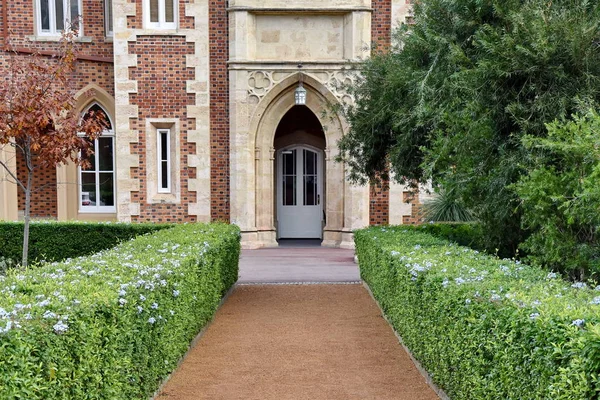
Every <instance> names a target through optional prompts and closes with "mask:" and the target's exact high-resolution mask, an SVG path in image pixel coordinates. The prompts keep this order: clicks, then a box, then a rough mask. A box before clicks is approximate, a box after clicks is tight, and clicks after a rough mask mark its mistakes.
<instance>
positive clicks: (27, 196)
mask: <svg viewBox="0 0 600 400" xmlns="http://www.w3.org/2000/svg"><path fill="white" fill-rule="evenodd" d="M28 164H29V163H28ZM32 183H33V171H32V170H29V169H28V171H27V189H26V190H25V214H24V217H25V229H24V230H23V260H22V262H21V266H22V267H23V268H25V267H27V255H28V254H29V220H30V217H29V210H30V203H31V185H32Z"/></svg>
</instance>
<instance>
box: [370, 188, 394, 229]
mask: <svg viewBox="0 0 600 400" xmlns="http://www.w3.org/2000/svg"><path fill="white" fill-rule="evenodd" d="M370 194H371V201H370V202H369V225H387V224H389V223H390V189H389V187H388V185H387V182H383V183H379V184H375V185H371V191H370Z"/></svg>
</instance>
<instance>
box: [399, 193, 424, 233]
mask: <svg viewBox="0 0 600 400" xmlns="http://www.w3.org/2000/svg"><path fill="white" fill-rule="evenodd" d="M402 201H403V202H405V203H409V204H410V205H411V214H410V215H404V216H403V217H402V223H403V224H405V225H419V224H422V223H423V220H424V219H423V204H421V202H420V201H419V194H418V193H416V194H414V193H411V192H404V193H403V194H402Z"/></svg>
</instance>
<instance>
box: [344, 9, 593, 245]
mask: <svg viewBox="0 0 600 400" xmlns="http://www.w3.org/2000/svg"><path fill="white" fill-rule="evenodd" d="M415 3H416V4H415V7H414V25H412V26H403V27H402V28H401V29H400V30H399V31H398V32H396V36H395V42H396V46H395V47H394V48H393V50H392V51H390V52H389V53H388V54H383V55H376V56H374V57H373V58H372V59H371V60H369V61H368V62H366V63H365V65H364V67H363V68H362V70H361V76H360V77H359V78H358V79H357V81H356V82H357V84H356V86H355V87H351V88H349V89H350V92H351V93H352V94H353V95H354V97H355V99H356V103H355V104H354V105H350V106H349V107H348V108H347V109H346V110H345V111H346V117H347V119H348V121H349V123H350V130H349V132H348V134H347V135H345V136H344V138H342V139H341V141H340V149H341V152H342V154H341V159H344V160H346V161H347V162H348V165H349V166H350V168H351V170H352V175H351V176H352V177H353V178H354V179H355V180H357V181H364V180H365V179H367V178H372V177H375V176H377V174H378V173H379V172H380V171H385V167H386V165H387V163H388V162H389V163H390V164H391V168H390V169H391V171H390V172H391V173H392V175H393V176H394V177H395V178H396V179H398V180H400V181H404V182H407V183H411V184H414V183H415V182H418V181H420V182H423V181H426V180H430V179H431V180H433V181H434V183H436V184H438V185H440V186H442V187H445V188H454V189H455V190H456V193H455V194H456V196H457V197H458V198H460V199H461V200H462V201H463V202H464V204H465V206H466V207H467V208H468V209H470V210H472V211H473V213H474V216H475V217H476V219H477V220H478V221H480V222H481V223H482V225H483V226H484V228H485V229H484V232H485V235H486V242H487V244H486V247H492V248H493V247H499V246H500V244H503V245H504V246H507V247H508V248H510V249H511V250H512V251H513V252H514V251H516V249H517V247H518V244H519V243H521V242H522V241H523V239H524V237H525V235H526V233H527V232H525V231H523V230H522V229H521V225H520V218H521V215H520V212H521V211H520V209H519V199H518V196H517V195H516V193H515V191H514V189H513V187H512V186H511V185H512V184H514V183H515V182H517V181H518V180H519V178H520V177H521V176H522V175H523V174H524V173H526V172H527V171H528V170H529V169H531V168H534V167H535V162H534V161H533V160H532V159H531V157H530V149H528V148H527V147H526V146H524V145H523V144H522V142H521V138H522V137H523V136H524V135H525V134H528V135H531V136H534V137H545V136H546V134H547V131H546V128H545V124H546V123H548V122H550V121H553V120H555V119H558V120H565V119H568V118H569V117H570V115H572V114H573V113H575V112H577V111H579V110H581V109H586V108H588V107H589V106H595V105H597V103H598V100H599V99H600V48H599V47H598V45H597V44H598V40H599V38H600V3H599V2H592V1H589V0H557V1H546V0H524V1H522V0H428V1H418V2H415Z"/></svg>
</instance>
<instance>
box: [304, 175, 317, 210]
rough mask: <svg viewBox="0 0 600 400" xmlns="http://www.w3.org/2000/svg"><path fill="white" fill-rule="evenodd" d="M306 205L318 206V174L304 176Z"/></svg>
mask: <svg viewBox="0 0 600 400" xmlns="http://www.w3.org/2000/svg"><path fill="white" fill-rule="evenodd" d="M304 205H305V206H316V205H317V177H316V176H305V177H304Z"/></svg>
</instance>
